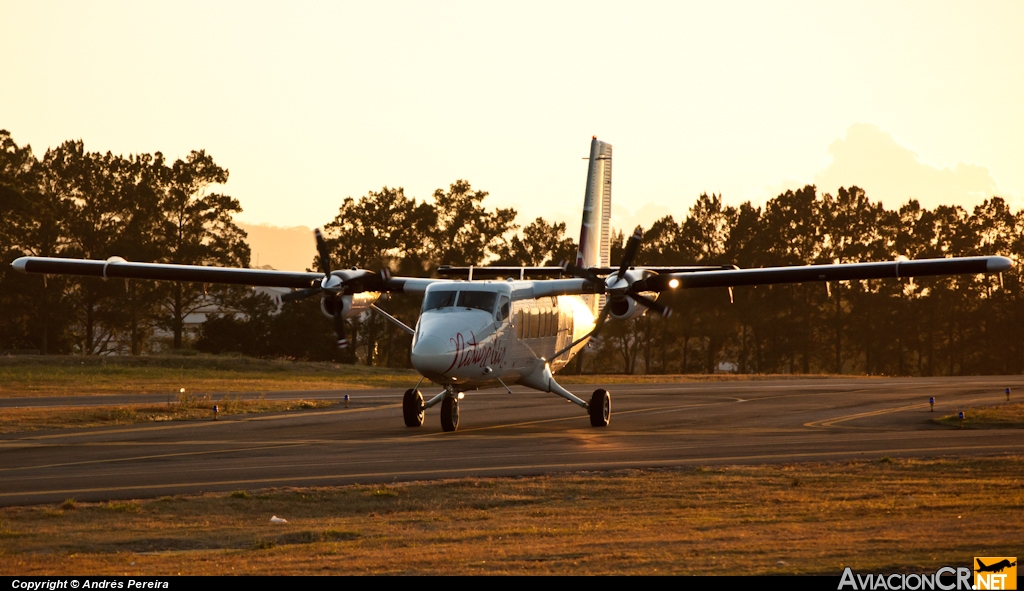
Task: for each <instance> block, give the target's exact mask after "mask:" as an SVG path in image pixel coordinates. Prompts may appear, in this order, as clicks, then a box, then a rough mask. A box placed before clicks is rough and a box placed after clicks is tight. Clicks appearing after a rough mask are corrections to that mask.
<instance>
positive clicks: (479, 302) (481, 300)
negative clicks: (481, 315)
mask: <svg viewBox="0 0 1024 591" xmlns="http://www.w3.org/2000/svg"><path fill="white" fill-rule="evenodd" d="M497 299H498V294H496V293H494V292H493V291H462V292H459V306H462V307H464V308H476V309H477V310H483V311H484V312H487V313H488V314H490V313H491V312H494V302H495V301H497Z"/></svg>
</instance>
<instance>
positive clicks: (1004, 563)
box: [976, 558, 1017, 573]
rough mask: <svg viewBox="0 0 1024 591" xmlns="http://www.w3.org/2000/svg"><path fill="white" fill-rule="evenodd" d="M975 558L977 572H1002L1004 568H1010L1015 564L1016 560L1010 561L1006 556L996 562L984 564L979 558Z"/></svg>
mask: <svg viewBox="0 0 1024 591" xmlns="http://www.w3.org/2000/svg"><path fill="white" fill-rule="evenodd" d="M976 560H977V561H978V572H979V573H998V572H1002V571H1003V570H1004V569H1007V568H1010V567H1012V566H1017V563H1016V562H1010V561H1009V560H1008V559H1006V558H1004V559H1003V560H1000V561H999V562H997V563H995V564H988V565H986V564H985V563H984V562H982V561H981V559H980V558H979V559H976Z"/></svg>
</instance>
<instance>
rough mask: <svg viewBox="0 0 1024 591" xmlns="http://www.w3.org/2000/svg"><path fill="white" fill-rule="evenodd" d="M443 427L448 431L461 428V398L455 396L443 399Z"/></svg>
mask: <svg viewBox="0 0 1024 591" xmlns="http://www.w3.org/2000/svg"><path fill="white" fill-rule="evenodd" d="M441 428H442V429H444V430H445V431H448V432H451V431H454V430H456V429H458V428H459V399H458V398H456V397H455V396H446V397H445V399H444V400H442V401H441Z"/></svg>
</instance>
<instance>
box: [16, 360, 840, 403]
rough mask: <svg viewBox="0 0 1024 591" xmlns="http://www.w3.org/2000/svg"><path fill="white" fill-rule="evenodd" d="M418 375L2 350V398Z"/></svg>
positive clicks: (358, 384) (338, 384)
mask: <svg viewBox="0 0 1024 591" xmlns="http://www.w3.org/2000/svg"><path fill="white" fill-rule="evenodd" d="M825 377H830V376H822V375H809V376H792V375H784V376H783V375H779V376H776V375H754V376H747V375H731V374H715V375H645V376H631V375H582V376H576V375H569V374H559V375H558V380H559V382H561V383H563V384H590V383H603V384H622V383H630V384H643V383H665V382H706V381H746V380H771V379H787V380H793V379H820V378H825ZM843 377H846V378H848V377H850V376H843ZM419 379H420V375H419V374H418V373H417V372H415V371H413V370H408V369H393V368H379V367H366V366H362V365H345V364H339V363H316V362H302V361H287V360H280V359H254V358H249V357H238V356H217V355H188V356H181V355H171V356H154V357H81V356H30V357H11V356H6V357H5V356H0V398H12V397H33V396H89V395H102V394H125V393H133V394H166V393H177V392H178V391H179V390H180V389H181V388H185V389H186V390H187V391H188V392H209V393H223V392H270V391H281V390H334V389H338V388H362V387H366V388H383V387H392V388H402V387H404V388H411V387H412V386H413V385H415V384H416V382H417V381H419Z"/></svg>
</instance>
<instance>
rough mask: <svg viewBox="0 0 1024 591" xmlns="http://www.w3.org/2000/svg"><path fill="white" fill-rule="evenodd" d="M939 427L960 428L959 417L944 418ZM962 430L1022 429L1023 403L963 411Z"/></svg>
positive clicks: (1005, 403) (939, 421)
mask: <svg viewBox="0 0 1024 591" xmlns="http://www.w3.org/2000/svg"><path fill="white" fill-rule="evenodd" d="M937 422H938V423H939V424H940V425H945V426H947V427H956V428H961V422H960V417H959V415H955V414H953V415H948V416H944V417H942V418H941V419H938V421H937ZM963 428H964V429H1024V403H1022V402H1012V401H1011V402H1004V403H1002V404H994V405H991V406H979V407H969V408H965V409H964V420H963Z"/></svg>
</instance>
